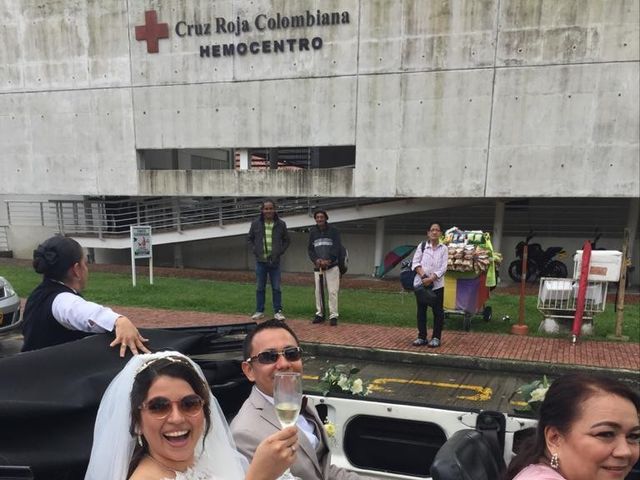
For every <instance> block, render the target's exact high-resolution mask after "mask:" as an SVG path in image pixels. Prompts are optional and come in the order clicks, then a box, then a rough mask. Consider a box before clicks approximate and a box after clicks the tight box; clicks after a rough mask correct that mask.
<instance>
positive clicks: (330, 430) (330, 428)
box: [324, 420, 336, 438]
mask: <svg viewBox="0 0 640 480" xmlns="http://www.w3.org/2000/svg"><path fill="white" fill-rule="evenodd" d="M324 431H325V432H326V433H327V437H329V438H333V437H335V436H336V426H335V424H333V423H331V422H330V421H328V420H327V421H326V422H325V423H324Z"/></svg>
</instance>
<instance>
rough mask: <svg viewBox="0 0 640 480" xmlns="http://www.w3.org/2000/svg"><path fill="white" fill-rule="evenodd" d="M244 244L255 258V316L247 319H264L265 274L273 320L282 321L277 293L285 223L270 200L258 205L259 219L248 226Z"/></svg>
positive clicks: (286, 240)
mask: <svg viewBox="0 0 640 480" xmlns="http://www.w3.org/2000/svg"><path fill="white" fill-rule="evenodd" d="M248 241H249V245H250V246H251V251H252V252H253V254H254V255H255V257H256V313H254V314H253V315H252V316H251V318H252V319H253V320H260V319H261V318H262V317H264V301H265V290H266V287H267V275H268V276H269V278H270V282H271V294H272V303H273V311H274V316H273V317H274V318H276V319H278V320H284V319H285V316H284V315H283V313H282V292H281V291H280V257H281V256H282V255H283V254H284V252H285V251H286V250H287V248H288V247H289V243H290V241H289V232H288V231H287V224H286V223H284V222H283V221H282V220H280V218H279V217H278V214H277V213H276V204H275V202H274V201H273V200H265V201H264V202H262V206H261V207H260V216H259V217H258V218H257V219H255V220H254V221H253V222H252V223H251V228H250V229H249V236H248Z"/></svg>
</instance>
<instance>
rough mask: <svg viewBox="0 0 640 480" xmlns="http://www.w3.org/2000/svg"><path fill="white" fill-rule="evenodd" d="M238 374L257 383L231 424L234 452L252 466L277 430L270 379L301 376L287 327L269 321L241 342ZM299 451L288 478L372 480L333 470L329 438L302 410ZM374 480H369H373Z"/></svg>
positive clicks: (313, 414)
mask: <svg viewBox="0 0 640 480" xmlns="http://www.w3.org/2000/svg"><path fill="white" fill-rule="evenodd" d="M243 354H244V358H245V361H244V362H242V371H243V372H244V374H245V375H246V376H247V378H248V379H249V380H251V381H252V382H254V383H255V385H254V386H253V389H252V391H251V395H249V398H248V399H247V400H246V401H245V402H244V404H243V405H242V408H241V409H240V411H239V412H238V414H237V415H236V417H235V418H234V419H233V422H231V433H232V434H233V438H234V440H235V442H236V446H237V448H238V450H239V451H240V452H241V453H242V454H243V455H244V456H245V457H247V459H248V460H249V461H251V459H252V457H253V454H254V453H255V451H256V447H257V446H258V444H259V443H260V442H261V441H262V440H264V438H265V437H267V436H269V435H271V434H272V433H275V432H276V431H278V430H280V422H279V421H278V418H277V417H276V412H275V408H274V406H273V377H274V374H275V373H276V372H287V371H289V372H299V373H300V374H302V354H301V350H300V345H299V342H298V337H296V334H295V333H294V332H293V330H291V328H290V327H289V326H288V325H287V324H286V323H285V322H281V321H278V320H275V319H274V320H267V321H266V322H264V323H261V324H259V325H258V326H257V327H256V328H255V330H253V331H251V332H249V334H248V335H247V336H246V338H245V340H244V346H243ZM297 427H298V430H299V433H298V445H299V448H298V451H297V452H296V453H297V455H296V461H295V463H294V464H293V465H292V466H291V473H292V474H293V475H295V476H296V477H299V478H303V479H304V480H360V479H371V478H372V477H365V476H362V475H359V474H357V473H354V472H350V471H349V470H345V469H342V468H338V467H336V466H334V465H331V454H330V452H329V448H328V446H327V443H328V439H327V435H326V433H325V431H324V428H323V426H322V421H321V420H320V418H319V417H318V414H317V413H316V411H315V408H313V407H311V406H306V407H304V410H303V411H302V413H301V414H300V416H299V417H298V421H297ZM372 480H373V479H372Z"/></svg>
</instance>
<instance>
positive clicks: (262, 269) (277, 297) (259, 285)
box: [256, 262, 282, 313]
mask: <svg viewBox="0 0 640 480" xmlns="http://www.w3.org/2000/svg"><path fill="white" fill-rule="evenodd" d="M267 275H268V276H269V279H270V282H271V295H272V303H273V311H274V313H275V312H279V311H280V310H282V292H281V291H280V264H277V265H274V264H270V263H266V262H256V312H264V297H265V290H266V288H267Z"/></svg>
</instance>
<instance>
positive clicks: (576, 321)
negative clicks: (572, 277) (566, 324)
mask: <svg viewBox="0 0 640 480" xmlns="http://www.w3.org/2000/svg"><path fill="white" fill-rule="evenodd" d="M590 262H591V243H590V242H588V241H586V242H584V245H583V246H582V266H581V267H580V282H579V284H578V301H577V302H576V315H575V317H573V328H572V329H571V334H572V336H571V339H572V341H573V343H575V342H576V340H577V339H578V335H579V334H580V329H581V328H582V316H583V314H584V303H585V299H586V297H587V282H588V281H589V263H590Z"/></svg>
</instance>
